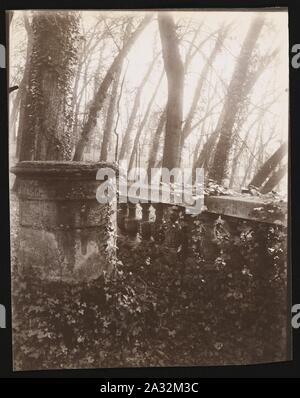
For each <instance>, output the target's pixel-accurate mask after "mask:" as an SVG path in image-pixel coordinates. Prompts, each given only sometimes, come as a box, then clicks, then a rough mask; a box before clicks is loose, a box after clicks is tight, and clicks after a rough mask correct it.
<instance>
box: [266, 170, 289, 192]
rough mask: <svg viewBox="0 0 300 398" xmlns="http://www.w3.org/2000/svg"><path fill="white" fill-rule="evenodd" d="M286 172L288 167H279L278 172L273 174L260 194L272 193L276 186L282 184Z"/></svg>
mask: <svg viewBox="0 0 300 398" xmlns="http://www.w3.org/2000/svg"><path fill="white" fill-rule="evenodd" d="M286 172H287V165H284V166H282V167H279V169H278V170H276V171H274V172H273V173H272V174H271V177H270V178H269V179H268V181H267V182H266V183H265V185H264V186H263V187H262V188H261V189H260V192H261V193H262V194H266V193H268V192H271V191H272V190H273V189H274V188H275V187H276V185H278V184H279V183H280V181H281V179H282V178H283V177H284V176H285V174H286Z"/></svg>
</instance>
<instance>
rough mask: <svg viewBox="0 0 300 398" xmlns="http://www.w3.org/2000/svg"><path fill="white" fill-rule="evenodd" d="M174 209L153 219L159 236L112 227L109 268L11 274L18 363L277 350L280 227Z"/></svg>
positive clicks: (205, 358) (244, 355)
mask: <svg viewBox="0 0 300 398" xmlns="http://www.w3.org/2000/svg"><path fill="white" fill-rule="evenodd" d="M175 214H177V216H176V217H175V216H174V213H172V216H171V217H170V218H169V219H168V221H166V222H165V223H164V224H163V225H162V226H161V227H159V228H158V229H159V231H158V232H159V233H157V237H158V240H154V239H151V240H148V241H145V240H144V241H142V243H140V242H139V241H138V240H137V241H136V240H130V239H128V238H127V237H119V248H118V250H119V256H118V257H119V261H118V263H117V264H116V266H115V269H114V271H113V273H111V274H106V275H103V277H101V278H100V279H98V280H96V281H93V282H92V283H89V284H80V285H77V286H74V285H73V286H72V285H67V284H63V283H60V282H52V283H47V284H45V283H43V284H41V283H37V281H36V278H34V277H33V276H32V277H26V278H25V279H24V278H23V279H21V278H20V277H16V280H15V281H14V286H15V287H14V294H15V298H14V305H15V311H14V317H15V321H14V327H15V344H14V351H15V358H16V363H17V366H19V367H20V368H22V369H24V368H25V369H36V368H49V367H50V368H70V367H74V365H75V366H76V367H97V366H101V367H113V366H168V365H199V364H201V365H203V364H205V365H216V364H218V365H221V364H238V363H239V364H240V363H242V364H243V363H245V364H246V363H259V362H267V361H276V360H283V359H285V355H286V347H285V341H286V336H285V334H284V333H285V330H286V319H285V316H286V313H287V311H286V305H287V303H286V247H285V244H286V231H284V229H283V227H282V226H274V225H268V224H263V223H257V222H245V221H234V222H233V221H232V220H229V219H227V220H225V219H222V218H221V217H219V218H217V219H216V218H212V217H208V216H207V215H206V217H204V216H197V217H194V218H189V219H188V220H187V219H186V217H185V216H184V215H183V214H182V213H180V212H175ZM203 217H204V218H203ZM187 223H189V227H190V229H189V230H190V231H191V230H192V233H191V234H190V238H188V239H190V240H191V241H190V242H189V245H188V248H187V246H185V245H184V244H183V242H184V237H185V228H186V225H187ZM170 231H173V232H172V233H171V232H170ZM170 236H171V239H170ZM24 313H26V314H27V316H26V318H25V319H24V316H23V314H24ZM19 319H22V323H20V322H19V321H18V320H19Z"/></svg>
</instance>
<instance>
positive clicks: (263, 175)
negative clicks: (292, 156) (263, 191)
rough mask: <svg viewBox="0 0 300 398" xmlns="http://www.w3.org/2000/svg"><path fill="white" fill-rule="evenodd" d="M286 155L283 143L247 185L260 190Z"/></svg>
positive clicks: (285, 144) (285, 145)
mask: <svg viewBox="0 0 300 398" xmlns="http://www.w3.org/2000/svg"><path fill="white" fill-rule="evenodd" d="M286 154H287V143H286V142H284V143H282V144H281V145H280V147H279V148H278V149H277V150H276V151H275V152H274V153H273V155H272V156H270V157H269V159H268V160H267V161H266V162H265V163H264V164H263V165H262V167H261V168H260V169H259V170H258V172H257V174H256V175H255V176H254V177H253V179H252V181H251V182H250V184H249V185H253V186H255V187H257V188H261V186H262V185H263V183H264V182H265V181H266V179H267V178H268V177H269V175H270V174H271V173H272V172H273V171H274V170H275V168H276V166H278V164H279V163H280V161H281V160H282V159H283V158H284V156H285V155H286Z"/></svg>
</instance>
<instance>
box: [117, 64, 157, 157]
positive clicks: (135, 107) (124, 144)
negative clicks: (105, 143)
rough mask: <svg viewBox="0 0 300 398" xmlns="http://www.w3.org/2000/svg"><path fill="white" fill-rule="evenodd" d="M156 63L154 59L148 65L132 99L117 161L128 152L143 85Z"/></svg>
mask: <svg viewBox="0 0 300 398" xmlns="http://www.w3.org/2000/svg"><path fill="white" fill-rule="evenodd" d="M155 63H156V57H155V58H154V59H153V61H152V62H151V63H150V65H149V68H148V70H147V72H146V74H145V76H144V78H143V80H142V82H141V84H140V86H139V87H138V89H137V92H136V95H135V98H134V103H133V107H132V111H131V113H130V116H129V121H128V125H127V127H126V130H125V133H124V137H123V140H122V145H121V149H120V154H119V159H125V158H126V156H127V154H128V152H129V150H130V137H131V133H132V130H133V125H134V122H135V119H136V115H137V112H138V109H139V107H140V103H141V96H142V92H143V89H144V87H145V84H146V83H147V81H148V79H149V77H150V74H151V72H152V70H153V68H154V65H155Z"/></svg>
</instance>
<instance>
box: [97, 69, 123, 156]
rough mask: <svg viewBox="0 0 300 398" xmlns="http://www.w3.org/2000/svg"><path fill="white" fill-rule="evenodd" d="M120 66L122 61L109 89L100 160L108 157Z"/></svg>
mask: <svg viewBox="0 0 300 398" xmlns="http://www.w3.org/2000/svg"><path fill="white" fill-rule="evenodd" d="M122 66H123V63H121V64H120V67H119V69H118V70H117V72H116V76H115V80H114V83H113V87H112V91H111V96H110V101H109V105H108V110H107V117H106V121H105V127H104V131H103V140H102V145H101V152H100V160H101V161H106V160H107V157H108V147H109V141H110V139H111V134H112V128H113V123H114V114H115V109H116V103H117V94H118V88H119V83H120V77H121V72H122Z"/></svg>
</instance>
